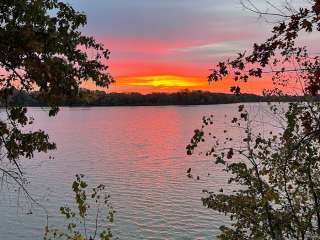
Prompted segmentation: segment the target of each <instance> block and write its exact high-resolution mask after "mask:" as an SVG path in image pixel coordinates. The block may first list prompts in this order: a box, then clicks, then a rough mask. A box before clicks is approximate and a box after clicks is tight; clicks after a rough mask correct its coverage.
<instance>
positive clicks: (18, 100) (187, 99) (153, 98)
mask: <svg viewBox="0 0 320 240" xmlns="http://www.w3.org/2000/svg"><path fill="white" fill-rule="evenodd" d="M40 96H41V95H40V94H39V93H38V92H32V93H30V94H28V93H26V92H23V91H14V94H13V96H12V98H11V101H10V102H11V104H12V105H19V106H46V105H47V103H46V102H45V101H43V100H42V99H41V97H40ZM301 100H302V97H297V96H281V97H271V96H259V95H255V94H241V95H238V96H237V95H233V94H226V93H212V92H207V91H188V90H184V91H179V92H175V93H150V94H140V93H106V92H104V91H91V90H87V89H81V91H80V93H79V95H78V96H77V97H72V98H65V97H64V98H61V99H60V103H59V105H60V106H163V105H209V104H227V103H240V102H268V101H283V102H294V101H301Z"/></svg>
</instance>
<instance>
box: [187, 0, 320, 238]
mask: <svg viewBox="0 0 320 240" xmlns="http://www.w3.org/2000/svg"><path fill="white" fill-rule="evenodd" d="M246 2H249V3H251V6H253V7H252V8H251V10H252V9H253V11H254V12H257V13H259V14H260V15H268V16H280V17H281V19H283V20H282V21H280V22H279V23H277V24H276V25H275V26H274V28H273V35H272V37H270V38H269V39H267V40H266V41H265V42H264V43H262V44H255V45H254V46H253V51H252V52H251V53H249V54H248V53H240V54H239V56H238V58H236V59H234V60H229V61H227V62H220V63H219V64H217V68H216V69H214V70H213V72H212V74H211V75H210V76H209V81H218V80H222V79H223V78H224V77H225V76H233V78H234V80H235V81H249V80H250V79H252V78H253V79H257V78H262V77H265V76H266V74H272V76H273V83H274V86H275V88H274V89H270V90H267V91H265V93H266V94H281V92H282V90H281V89H280V88H282V89H283V90H286V91H287V92H288V91H290V86H291V85H290V84H291V83H292V82H293V83H295V84H296V85H298V86H299V92H295V93H296V94H301V95H302V96H303V100H304V101H301V102H295V103H290V104H289V105H288V109H287V111H286V112H285V114H284V115H282V113H281V112H280V110H279V108H278V107H277V105H276V104H270V110H271V112H272V114H273V115H274V116H275V117H276V118H280V119H282V121H281V122H279V123H278V127H281V126H282V128H281V129H280V131H279V130H277V131H273V130H271V131H270V132H269V134H267V135H265V134H264V133H262V132H260V129H256V128H254V127H253V123H254V120H251V119H250V114H249V111H247V110H246V108H245V106H244V105H240V106H239V109H238V115H237V116H234V117H233V118H232V120H231V123H230V124H231V125H232V126H233V127H237V128H240V129H242V130H243V131H244V137H243V138H242V139H241V142H240V143H237V144H235V142H234V139H233V138H232V136H228V135H227V134H228V132H227V131H224V134H226V135H227V136H225V137H221V138H217V136H215V134H214V131H213V133H212V131H209V133H208V132H207V131H208V129H209V128H210V127H212V126H214V116H210V117H204V118H203V126H202V128H201V129H198V130H197V131H195V135H194V137H193V138H192V140H191V143H190V144H189V145H188V146H187V153H188V154H193V153H194V151H195V149H196V148H197V147H198V146H199V145H200V144H201V142H203V141H208V139H213V140H214V141H213V144H212V146H211V147H210V149H209V150H208V151H206V153H205V154H206V155H207V156H212V157H213V158H214V159H215V163H216V164H218V165H222V166H223V169H224V171H226V172H227V173H228V174H229V175H230V178H229V180H228V183H229V184H232V185H233V187H234V189H235V190H234V191H232V192H228V191H225V190H224V189H221V190H220V191H219V192H211V191H208V190H205V191H204V194H205V196H204V197H203V199H202V200H203V204H204V205H205V206H206V207H208V208H210V209H213V210H215V211H218V212H221V213H224V214H226V215H228V216H229V217H230V219H231V222H232V223H231V226H221V228H220V229H221V234H220V235H219V239H319V238H320V205H319V204H320V201H319V197H320V188H319V186H320V165H319V164H320V162H319V159H320V158H319V157H320V152H319V149H320V129H319V128H320V124H319V123H320V115H319V113H320V104H319V102H318V101H315V98H314V96H316V97H317V96H318V95H319V89H320V81H319V73H318V72H319V60H318V56H313V55H309V54H308V51H307V47H305V46H303V47H298V46H297V40H298V37H299V36H300V35H301V34H302V33H303V32H307V33H309V34H310V33H312V32H314V31H315V32H318V31H320V28H319V26H320V18H319V14H320V11H319V10H320V8H319V6H320V1H319V0H314V1H308V2H307V3H306V5H307V6H306V7H302V8H300V9H298V10H295V9H293V8H292V7H291V6H290V2H289V1H286V3H287V4H288V5H287V6H286V8H285V9H284V10H287V11H288V14H284V12H283V11H284V10H283V11H282V10H281V9H280V10H279V9H278V8H276V7H274V8H276V9H277V11H278V13H275V14H271V13H264V12H261V11H258V9H257V8H256V7H255V6H254V5H253V4H252V2H251V1H246ZM267 2H268V3H269V4H271V3H270V2H269V1H267ZM290 81H291V82H290ZM231 90H232V91H233V92H234V93H236V94H240V88H239V87H238V86H234V87H232V89H231Z"/></svg>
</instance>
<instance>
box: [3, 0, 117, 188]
mask: <svg viewBox="0 0 320 240" xmlns="http://www.w3.org/2000/svg"><path fill="white" fill-rule="evenodd" d="M0 23H1V24H0V69H1V73H2V75H1V76H0V105H1V106H2V107H3V109H2V114H1V120H0V126H1V127H0V128H1V130H0V147H1V156H2V162H1V168H0V170H1V171H2V172H3V174H4V175H8V176H10V177H12V178H13V179H14V180H15V181H17V182H18V183H19V185H21V184H23V181H22V171H21V168H20V163H19V159H21V158H32V157H33V154H34V152H47V151H49V150H52V149H55V148H56V145H55V144H54V143H52V142H50V140H49V136H48V135H47V134H46V133H45V132H43V131H42V130H38V131H34V132H31V131H27V130H25V129H27V128H26V127H27V126H30V125H31V124H32V123H33V121H34V120H33V118H32V117H30V116H28V115H27V108H25V107H19V106H13V105H12V104H11V103H10V99H11V98H12V95H13V94H14V92H15V91H17V90H18V91H21V92H22V91H23V92H27V93H30V92H31V91H34V90H37V91H38V92H39V94H40V95H41V96H42V98H43V99H45V100H46V102H47V103H48V105H49V106H50V110H49V115H50V116H54V115H55V114H56V113H57V112H58V110H59V109H58V105H57V104H58V102H59V99H60V98H62V97H73V96H76V95H77V94H78V90H79V86H80V84H81V83H82V82H83V81H88V80H91V81H93V82H95V83H96V85H98V86H102V87H107V86H108V85H109V84H110V83H112V82H113V80H112V78H111V77H110V75H109V74H108V73H107V66H106V65H105V61H106V60H107V59H108V57H109V51H108V50H107V49H105V48H104V47H103V45H102V44H100V43H97V42H96V41H95V39H94V38H92V37H88V36H85V35H83V34H82V33H81V31H80V29H81V28H82V27H83V26H84V25H85V24H86V23H87V19H86V16H85V15H84V14H82V13H80V12H77V11H76V10H75V9H73V8H72V7H71V6H70V5H68V4H67V3H64V2H62V1H59V0H32V1H31V0H12V1H0ZM88 50H90V53H91V52H93V51H92V50H94V52H95V54H93V55H92V54H90V56H89V55H88V54H87V52H88ZM8 163H9V164H8ZM7 166H13V167H7Z"/></svg>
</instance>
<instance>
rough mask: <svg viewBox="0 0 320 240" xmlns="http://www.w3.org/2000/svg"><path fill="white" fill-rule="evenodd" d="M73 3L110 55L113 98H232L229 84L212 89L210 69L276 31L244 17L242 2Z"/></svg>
mask: <svg viewBox="0 0 320 240" xmlns="http://www.w3.org/2000/svg"><path fill="white" fill-rule="evenodd" d="M68 2H70V3H71V4H72V5H73V6H74V7H75V8H76V9H77V10H79V11H83V12H85V13H86V14H87V16H88V25H87V26H86V28H85V33H86V34H90V35H93V36H95V37H96V38H97V39H98V40H99V41H100V42H103V43H104V45H105V46H106V47H107V48H108V49H109V50H110V51H111V56H110V57H111V58H110V61H109V63H108V65H109V66H110V72H111V74H112V75H113V76H114V78H115V79H116V81H117V82H116V84H114V85H113V86H111V90H109V91H114V92H129V91H135V92H142V93H145V92H154V91H157V92H159V91H177V90H179V89H186V88H188V89H190V90H193V89H203V90H211V91H216V92H228V91H229V87H230V82H228V81H226V82H223V83H217V84H214V85H211V86H209V84H208V82H207V75H208V74H209V69H210V68H212V67H213V65H214V64H215V63H216V62H217V61H219V60H226V59H227V58H229V57H233V56H235V53H237V52H239V51H242V50H245V49H248V48H250V46H252V44H253V43H254V42H261V41H263V40H264V39H265V38H266V37H267V36H268V35H269V32H270V29H271V27H272V24H267V23H266V22H265V21H262V20H261V19H259V18H258V16H256V15H255V14H253V13H250V12H248V11H245V10H244V9H243V7H242V6H241V5H240V1H239V0H183V1H182V0H136V1H133V0H90V1H88V0H69V1H68ZM255 2H257V3H258V2H259V1H255ZM260 2H261V1H260ZM269 85H270V81H269V80H267V79H262V80H259V82H257V81H255V82H251V83H248V84H246V85H245V87H244V89H245V91H246V92H254V93H261V90H262V89H263V88H264V87H268V86H269Z"/></svg>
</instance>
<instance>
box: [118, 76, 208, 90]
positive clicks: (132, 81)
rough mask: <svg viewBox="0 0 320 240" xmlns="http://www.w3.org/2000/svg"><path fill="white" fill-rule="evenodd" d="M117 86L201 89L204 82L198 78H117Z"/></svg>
mask: <svg viewBox="0 0 320 240" xmlns="http://www.w3.org/2000/svg"><path fill="white" fill-rule="evenodd" d="M118 81H119V85H125V86H145V87H146V86H149V87H182V88H188V87H203V86H204V85H205V84H204V81H203V79H200V78H199V77H186V76H176V75H152V76H132V77H130V76H129V77H119V78H118Z"/></svg>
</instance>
